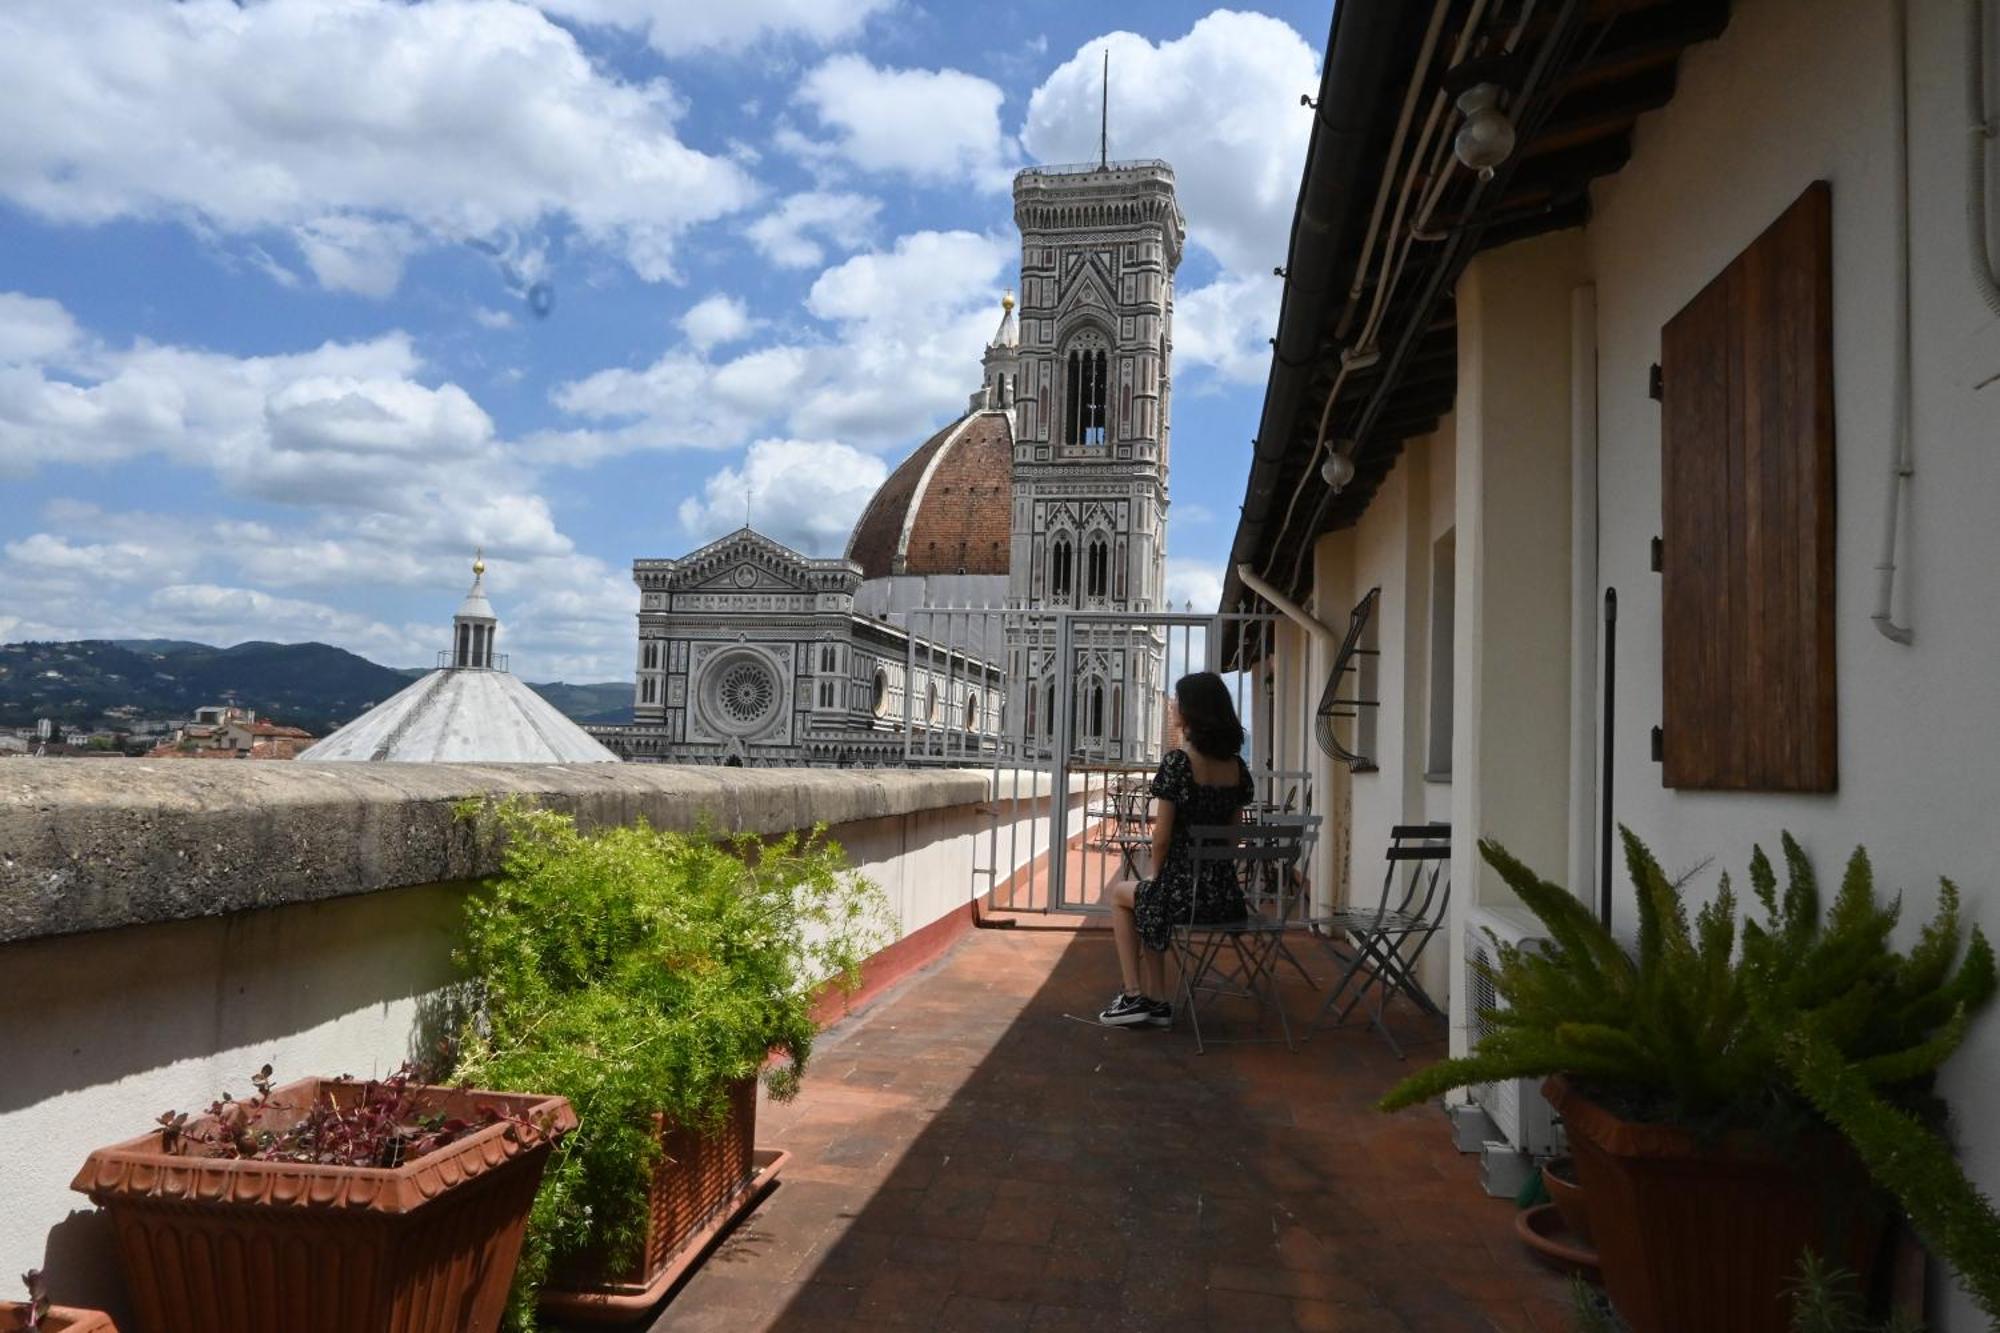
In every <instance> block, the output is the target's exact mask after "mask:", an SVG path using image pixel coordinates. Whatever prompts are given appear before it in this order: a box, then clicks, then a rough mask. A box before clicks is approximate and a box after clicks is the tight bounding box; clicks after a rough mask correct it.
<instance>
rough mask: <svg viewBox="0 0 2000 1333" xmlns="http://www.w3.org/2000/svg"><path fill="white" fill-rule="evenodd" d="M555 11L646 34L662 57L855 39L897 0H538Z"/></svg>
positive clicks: (578, 20)
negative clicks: (707, 0) (719, 0)
mask: <svg viewBox="0 0 2000 1333" xmlns="http://www.w3.org/2000/svg"><path fill="white" fill-rule="evenodd" d="M537 2H538V3H539V4H540V5H541V7H542V8H543V9H545V10H547V11H548V12H549V13H551V14H557V15H561V16H562V17H564V18H568V19H574V20H575V21H577V22H579V23H588V24H603V25H607V26H611V27H618V28H625V29H629V30H631V31H633V32H640V33H644V34H645V36H646V40H647V41H648V42H650V43H651V44H652V46H653V48H654V49H655V50H657V51H659V52H660V53H661V54H662V55H667V56H683V55H690V54H693V53H696V52H705V51H718V52H736V51H741V50H743V49H745V48H746V47H750V46H753V45H756V44H757V43H759V42H765V41H770V40H774V39H782V38H792V39H796V40H801V41H808V42H813V43H817V44H819V45H827V44H829V43H832V42H836V41H840V40H842V39H843V38H847V37H852V36H854V35H855V34H856V33H857V32H859V31H860V30H861V27H862V25H863V24H864V23H866V22H867V21H868V19H869V18H870V17H871V16H873V15H875V14H879V13H882V12H883V11H885V10H887V9H890V8H892V7H893V6H894V4H895V0H730V3H728V4H700V3H689V0H537Z"/></svg>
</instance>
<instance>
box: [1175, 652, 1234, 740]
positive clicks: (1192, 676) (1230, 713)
mask: <svg viewBox="0 0 2000 1333" xmlns="http://www.w3.org/2000/svg"><path fill="white" fill-rule="evenodd" d="M1174 708H1175V710H1176V711H1178V712H1179V713H1180V715H1181V734H1182V735H1184V736H1186V737H1187V739H1188V744H1190V745H1192V746H1194V748H1195V749H1197V750H1199V751H1201V752H1202V753H1203V754H1205V755H1207V756H1208V757H1209V758H1210V759H1234V758H1235V757H1236V756H1237V755H1240V754H1242V753H1243V723H1242V722H1241V721H1239V720H1238V719H1237V717H1236V701H1235V700H1233V699H1231V698H1230V697H1229V687H1228V686H1227V685H1225V684H1223V683H1222V677H1220V676H1218V675H1216V674H1215V673H1214V672H1213V671H1191V672H1189V673H1188V674H1187V675H1185V676H1182V677H1181V678H1180V679H1179V680H1177V681H1175V682H1174Z"/></svg>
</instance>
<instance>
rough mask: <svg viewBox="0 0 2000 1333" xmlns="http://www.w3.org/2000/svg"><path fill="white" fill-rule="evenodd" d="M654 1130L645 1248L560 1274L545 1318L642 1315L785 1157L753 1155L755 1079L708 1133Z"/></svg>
mask: <svg viewBox="0 0 2000 1333" xmlns="http://www.w3.org/2000/svg"><path fill="white" fill-rule="evenodd" d="M658 1124H659V1129H660V1147H661V1158H660V1163H659V1165H658V1166H656V1167H655V1168H654V1169H653V1179H652V1184H651V1187H650V1188H649V1190H648V1192H647V1219H646V1243H645V1247H644V1249H643V1250H642V1252H641V1254H640V1255H639V1257H638V1259H637V1260H636V1261H634V1262H633V1263H630V1264H627V1265H625V1266H623V1267H622V1268H621V1267H613V1266H612V1265H610V1264H608V1263H605V1262H603V1261H602V1260H600V1259H591V1258H585V1259H583V1260H581V1261H579V1262H576V1263H573V1264H570V1265H568V1266H567V1267H565V1268H564V1269H561V1270H559V1271H558V1272H557V1273H555V1274H554V1276H553V1277H552V1278H551V1280H550V1282H549V1284H548V1285H547V1286H546V1287H544V1288H543V1289H542V1299H541V1307H542V1310H543V1312H544V1313H545V1314H549V1315H552V1316H555V1317H558V1318H562V1319H568V1320H577V1321H583V1322H603V1323H614V1322H618V1323H622V1322H624V1321H627V1320H631V1319H636V1318H638V1317H639V1316H641V1315H643V1314H644V1313H646V1311H648V1310H650V1309H651V1308H652V1307H653V1306H655V1305H657V1304H659V1302H660V1299H661V1298H662V1297H664V1296H665V1295H666V1294H667V1290H668V1289H669V1288H670V1287H672V1286H673V1284H674V1283H675V1282H677V1281H679V1280H680V1278H681V1276H682V1275H683V1274H685V1273H686V1272H687V1271H688V1269H689V1268H691V1267H692V1266H693V1265H694V1264H695V1262H696V1261H698V1260H699V1259H700V1258H701V1255H702V1253H703V1251H704V1250H705V1249H706V1248H707V1245H708V1243H709V1242H710V1241H711V1240H713V1239H714V1238H715V1237H716V1236H717V1235H719V1234H720V1233H721V1232H722V1230H723V1228H725V1227H726V1226H728V1224H729V1223H730V1222H731V1221H732V1220H734V1218H735V1217H736V1216H737V1215H738V1213H739V1212H740V1211H741V1210H742V1209H744V1208H745V1207H747V1206H748V1205H749V1204H750V1203H751V1202H752V1201H753V1200H754V1199H755V1197H756V1196H757V1194H758V1193H759V1192H760V1191H761V1190H762V1189H763V1188H764V1187H765V1186H766V1185H768V1184H769V1183H770V1182H771V1181H772V1180H773V1179H775V1178H776V1176H777V1174H778V1171H779V1169H780V1168H781V1167H782V1166H783V1164H784V1157H785V1155H784V1154H782V1153H772V1152H759V1151H758V1150H757V1148H756V1138H757V1080H756V1079H754V1078H746V1079H742V1080H740V1081H739V1082H737V1083H735V1084H733V1085H732V1086H731V1087H730V1089H729V1112H728V1118H727V1119H726V1120H724V1121H723V1123H722V1125H721V1126H720V1128H718V1129H716V1130H714V1131H711V1132H709V1133H706V1134H697V1133H695V1132H693V1131H691V1130H688V1129H685V1128H682V1127H680V1126H678V1125H674V1124H670V1123H669V1122H667V1121H666V1120H665V1118H664V1117H662V1118H660V1119H659V1121H658Z"/></svg>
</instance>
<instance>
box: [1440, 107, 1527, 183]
mask: <svg viewBox="0 0 2000 1333" xmlns="http://www.w3.org/2000/svg"><path fill="white" fill-rule="evenodd" d="M1458 109H1459V110H1460V111H1461V112H1463V113H1464V115H1465V124H1463V125H1461V126H1459V129H1458V137H1457V138H1455V139H1453V140H1452V144H1451V147H1452V152H1453V153H1454V154H1456V155H1457V157H1458V160H1459V161H1460V162H1463V163H1464V164H1465V165H1466V167H1467V168H1468V169H1469V170H1472V171H1476V172H1478V173H1479V179H1481V180H1483V181H1490V180H1492V179H1493V169H1494V168H1495V167H1497V166H1499V165H1500V164H1501V163H1502V162H1505V161H1506V160H1507V157H1508V155H1509V154H1511V153H1512V152H1513V151H1514V122H1513V121H1511V120H1509V119H1508V118H1507V113H1506V112H1505V111H1502V110H1501V109H1500V85H1499V84H1497V83H1476V84H1474V85H1473V86H1472V87H1470V88H1467V89H1466V90H1465V91H1464V92H1462V93H1460V94H1459V95H1458Z"/></svg>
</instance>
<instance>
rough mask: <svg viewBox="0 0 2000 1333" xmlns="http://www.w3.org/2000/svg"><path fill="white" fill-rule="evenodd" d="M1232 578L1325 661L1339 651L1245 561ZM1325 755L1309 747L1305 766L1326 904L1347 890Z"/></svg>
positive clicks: (1337, 800)
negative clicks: (1315, 797) (1316, 799)
mask: <svg viewBox="0 0 2000 1333" xmlns="http://www.w3.org/2000/svg"><path fill="white" fill-rule="evenodd" d="M1236 577H1237V579H1238V580H1239V581H1240V582H1241V583H1242V584H1243V586H1244V587H1246V588H1248V589H1249V590H1250V591H1251V592H1254V593H1256V594H1257V595H1258V596H1259V597H1262V598H1263V599H1264V600H1265V601H1267V602H1269V603H1270V604H1271V605H1272V606H1275V607H1276V608H1278V612H1279V614H1281V615H1283V616H1284V617H1285V619H1287V620H1289V621H1291V622H1292V623H1294V624H1296V625H1298V626H1299V627H1300V628H1301V629H1303V630H1305V632H1306V633H1308V634H1310V635H1312V636H1313V637H1314V638H1315V639H1318V640H1319V641H1320V642H1321V643H1322V644H1324V645H1325V646H1326V653H1327V657H1328V659H1329V660H1331V659H1332V658H1333V657H1334V656H1335V655H1336V654H1338V653H1339V652H1340V639H1341V636H1340V635H1338V634H1336V633H1334V631H1333V629H1332V627H1331V626H1329V625H1328V624H1327V623H1326V622H1325V621H1323V620H1321V619H1320V618H1319V617H1318V616H1315V615H1313V614H1312V613H1311V612H1309V611H1307V610H1306V609H1305V608H1304V607H1302V606H1300V605H1299V604H1298V603H1297V602H1295V601H1293V600H1292V599H1291V598H1289V597H1287V596H1285V594H1283V593H1281V592H1279V591H1278V590H1277V589H1276V588H1274V587H1272V586H1271V585H1270V583H1269V582H1267V581H1266V580H1265V579H1263V578H1262V577H1260V576H1259V575H1258V573H1257V571H1256V570H1254V569H1252V568H1251V567H1250V566H1249V565H1248V564H1247V563H1245V564H1239V565H1237V566H1236ZM1311 697H1312V696H1311V693H1310V692H1308V694H1307V698H1308V700H1310V699H1311ZM1325 758H1326V757H1325V756H1324V755H1320V756H1317V757H1315V756H1314V754H1313V753H1312V750H1311V748H1310V747H1308V748H1307V750H1306V768H1307V769H1308V771H1310V772H1311V773H1312V775H1313V790H1314V791H1316V792H1318V793H1320V806H1321V819H1322V821H1323V822H1322V823H1321V825H1320V830H1321V847H1322V848H1323V852H1322V854H1321V855H1320V856H1319V857H1317V858H1315V860H1314V864H1315V866H1316V867H1317V868H1316V869H1315V870H1314V871H1313V876H1314V879H1315V880H1316V881H1318V882H1317V883H1315V885H1314V890H1313V891H1314V896H1315V898H1316V899H1317V898H1319V897H1320V895H1322V894H1324V903H1325V904H1329V905H1330V904H1332V903H1335V902H1340V901H1344V899H1345V896H1346V893H1347V871H1346V866H1345V863H1346V859H1347V858H1346V855H1345V854H1344V848H1345V843H1344V839H1345V837H1346V830H1345V827H1344V825H1343V823H1342V816H1343V815H1344V814H1345V813H1346V809H1347V807H1346V801H1345V798H1344V797H1343V796H1342V794H1341V789H1340V788H1339V787H1338V785H1337V784H1336V782H1335V779H1334V770H1333V766H1332V765H1331V764H1329V763H1327V762H1325Z"/></svg>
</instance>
